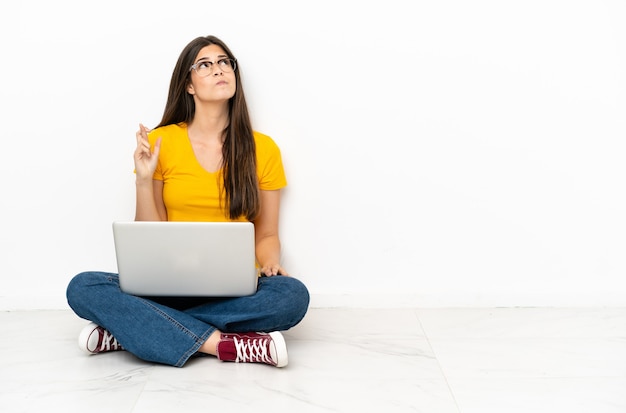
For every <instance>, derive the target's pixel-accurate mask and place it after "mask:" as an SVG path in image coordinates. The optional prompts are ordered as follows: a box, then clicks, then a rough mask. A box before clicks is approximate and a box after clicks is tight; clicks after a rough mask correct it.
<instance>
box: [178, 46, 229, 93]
mask: <svg viewBox="0 0 626 413" xmlns="http://www.w3.org/2000/svg"><path fill="white" fill-rule="evenodd" d="M234 65H235V63H234V62H233V61H232V60H230V59H229V57H228V55H227V54H226V53H225V52H224V50H223V49H222V48H221V47H219V46H217V45H214V44H212V45H209V46H205V47H204V48H202V50H200V52H199V53H198V55H197V56H196V59H195V60H194V66H193V69H192V70H191V83H190V84H189V86H188V87H187V92H188V93H189V94H191V95H193V97H194V100H196V103H202V102H207V103H208V102H220V101H223V102H227V101H228V100H229V99H230V98H232V97H233V96H234V95H235V91H236V90H237V79H236V77H235V70H234ZM198 101H199V102H198Z"/></svg>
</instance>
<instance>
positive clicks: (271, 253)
mask: <svg viewBox="0 0 626 413" xmlns="http://www.w3.org/2000/svg"><path fill="white" fill-rule="evenodd" d="M279 213H280V190H276V191H263V190H262V191H261V211H260V213H259V216H258V217H257V219H255V220H254V234H255V240H256V258H257V261H258V262H259V265H260V267H261V272H262V273H263V274H265V275H267V276H269V277H271V276H273V275H278V274H280V275H289V274H288V273H287V271H285V269H284V268H283V267H282V266H281V265H280V239H279V237H278V219H279Z"/></svg>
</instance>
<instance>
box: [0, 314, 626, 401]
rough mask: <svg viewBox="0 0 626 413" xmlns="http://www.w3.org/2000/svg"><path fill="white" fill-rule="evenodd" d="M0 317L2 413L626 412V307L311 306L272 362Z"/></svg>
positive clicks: (76, 325) (43, 319) (62, 318)
mask: <svg viewBox="0 0 626 413" xmlns="http://www.w3.org/2000/svg"><path fill="white" fill-rule="evenodd" d="M0 323H1V324H0V325H1V326H2V330H1V332H0V412H10V413H13V412H43V411H63V412H82V413H84V412H89V413H92V412H151V413H154V412H217V411H226V410H225V409H227V410H228V411H233V412H252V411H254V412H277V411H278V412H282V411H291V412H294V413H305V412H361V411H365V412H375V411H380V412H385V413H387V412H428V413H437V412H446V413H447V412H455V413H459V412H461V413H469V412H481V413H482V412H497V413H511V412H524V413H526V412H533V413H538V412H550V413H560V412H567V413H574V412H586V413H587V412H589V413H608V412H615V413H618V412H619V413H624V412H626V308H623V309H615V308H613V309H600V308H598V309H582V308H580V309H575V308H574V309H545V308H544V309H539V308H498V309H390V310H380V309H311V310H310V312H309V314H308V315H307V317H306V318H305V320H304V321H303V322H302V323H301V324H300V325H299V326H297V327H296V328H294V329H292V330H291V331H288V332H286V333H285V336H286V338H287V344H288V347H289V358H290V363H289V366H287V367H285V368H283V369H277V368H273V367H270V366H265V365H259V364H234V363H222V362H220V361H218V360H216V359H214V358H209V357H207V358H199V359H195V360H193V361H191V362H190V363H189V364H187V365H186V366H185V367H183V368H175V367H168V366H160V365H153V364H149V363H145V362H143V361H141V360H138V359H136V358H135V357H133V356H132V355H130V354H129V353H127V352H115V353H107V354H100V355H94V356H88V355H85V354H84V353H82V352H81V351H80V350H79V349H78V347H77V345H76V338H77V335H78V333H79V331H80V329H81V328H82V326H84V325H85V324H86V322H85V321H84V320H80V319H79V318H77V317H76V316H74V314H73V313H71V312H70V311H17V312H0Z"/></svg>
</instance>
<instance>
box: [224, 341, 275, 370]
mask: <svg viewBox="0 0 626 413" xmlns="http://www.w3.org/2000/svg"><path fill="white" fill-rule="evenodd" d="M233 341H234V342H235V350H237V359H236V360H235V361H236V362H238V363H245V362H251V363H268V364H274V362H273V361H272V358H271V357H270V355H269V354H267V347H268V346H267V343H268V341H269V338H255V339H247V340H240V339H237V337H234V338H233Z"/></svg>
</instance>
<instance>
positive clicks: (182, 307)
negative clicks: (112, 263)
mask: <svg viewBox="0 0 626 413" xmlns="http://www.w3.org/2000/svg"><path fill="white" fill-rule="evenodd" d="M67 302H68V304H69V305H70V307H71V308H72V310H74V312H75V313H76V315H78V316H79V317H81V318H84V319H86V320H90V321H93V322H94V323H96V324H98V325H99V326H101V327H103V328H105V329H107V330H108V331H109V332H111V334H113V336H114V337H115V338H116V339H117V340H118V342H119V343H120V344H121V345H122V346H123V347H124V349H125V350H127V351H129V352H131V353H133V354H134V355H136V356H137V357H139V358H141V359H143V360H146V361H151V362H156V363H162V364H168V365H171V366H176V367H182V366H183V365H184V364H185V363H186V362H187V361H188V360H189V358H190V357H192V356H193V355H195V354H196V353H197V351H198V349H199V348H200V346H202V344H203V343H204V342H205V341H206V340H207V339H208V338H209V336H210V335H211V334H212V333H213V332H214V331H215V330H216V329H217V330H220V331H221V332H224V333H244V332H271V331H282V330H287V329H289V328H291V327H293V326H295V325H296V324H298V323H299V322H300V321H301V320H302V318H304V315H305V314H306V312H307V310H308V306H309V292H308V290H307V288H306V287H305V286H304V284H303V283H302V282H300V281H299V280H297V279H296V278H293V277H287V276H274V277H260V278H259V281H258V288H257V292H256V293H255V294H254V295H251V296H247V297H236V298H219V299H207V298H197V297H195V298H192V297H138V296H134V295H130V294H127V293H124V292H122V291H121V289H120V284H119V277H118V275H117V274H113V273H106V272H83V273H80V274H78V275H76V276H75V277H74V278H73V279H72V280H71V281H70V283H69V285H68V287H67Z"/></svg>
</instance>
